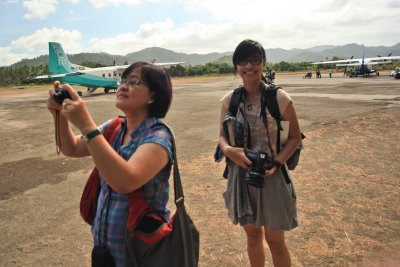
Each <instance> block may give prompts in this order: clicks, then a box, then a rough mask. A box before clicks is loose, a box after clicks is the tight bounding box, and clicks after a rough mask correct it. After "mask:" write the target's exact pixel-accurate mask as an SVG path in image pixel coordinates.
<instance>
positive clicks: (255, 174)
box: [246, 169, 265, 188]
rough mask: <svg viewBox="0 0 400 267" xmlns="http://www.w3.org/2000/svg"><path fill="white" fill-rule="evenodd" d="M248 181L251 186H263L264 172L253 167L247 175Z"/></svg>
mask: <svg viewBox="0 0 400 267" xmlns="http://www.w3.org/2000/svg"><path fill="white" fill-rule="evenodd" d="M246 183H247V184H248V185H250V186H254V187H257V188H263V187H264V184H265V178H264V173H260V172H259V170H254V169H251V170H250V172H249V174H248V175H247V177H246Z"/></svg>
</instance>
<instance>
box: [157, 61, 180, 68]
mask: <svg viewBox="0 0 400 267" xmlns="http://www.w3.org/2000/svg"><path fill="white" fill-rule="evenodd" d="M185 63H186V62H163V63H153V64H154V65H157V66H160V67H171V66H178V65H181V64H185Z"/></svg>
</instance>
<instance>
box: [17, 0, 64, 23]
mask: <svg viewBox="0 0 400 267" xmlns="http://www.w3.org/2000/svg"><path fill="white" fill-rule="evenodd" d="M57 4H58V0H29V1H23V2H22V5H23V7H24V8H26V9H27V11H28V13H26V14H25V15H24V18H26V19H44V18H46V17H47V15H49V14H51V13H53V12H54V11H55V10H56V6H57Z"/></svg>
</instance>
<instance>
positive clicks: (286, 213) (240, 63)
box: [219, 40, 301, 267]
mask: <svg viewBox="0 0 400 267" xmlns="http://www.w3.org/2000/svg"><path fill="white" fill-rule="evenodd" d="M265 64H266V55H265V50H264V48H263V47H262V46H261V44H260V43H258V42H256V41H253V40H244V41H242V42H241V43H240V44H239V45H238V46H237V47H236V50H235V52H234V54H233V65H234V70H235V74H238V75H239V76H240V77H241V78H242V82H243V89H244V94H243V97H242V100H241V102H240V104H239V111H238V112H237V113H236V119H237V121H238V122H239V123H241V124H242V125H247V126H245V127H247V128H249V129H250V131H249V132H250V135H249V136H247V134H246V133H245V134H244V136H245V138H246V136H247V140H245V142H244V144H246V143H247V144H248V147H246V148H244V147H243V146H242V147H237V146H231V145H230V143H229V137H228V136H226V134H225V131H224V130H223V129H224V127H223V124H224V120H225V118H226V116H227V114H228V111H229V104H230V101H231V98H232V94H233V90H232V91H230V92H228V93H227V94H226V95H225V96H224V97H223V98H222V99H221V103H222V107H221V116H220V124H221V131H220V138H219V145H220V148H221V150H222V151H223V153H224V155H225V156H226V157H227V158H228V159H229V160H230V163H229V164H228V174H227V179H228V181H227V190H226V192H225V193H224V199H225V205H226V207H227V209H228V216H229V218H230V219H231V220H232V223H234V224H238V223H239V224H240V225H241V226H242V227H243V229H244V231H245V233H246V236H247V252H248V256H249V261H250V264H251V266H253V267H255V266H264V263H265V253H264V241H263V240H264V238H265V240H266V242H267V244H268V246H269V249H270V252H271V256H272V260H273V263H274V266H290V265H291V260H290V254H289V251H288V248H287V246H286V243H285V231H287V230H290V229H293V228H295V227H297V225H298V222H297V215H296V194H295V191H294V186H293V183H292V180H291V178H290V176H289V173H288V171H287V169H286V166H285V162H286V160H287V159H288V158H289V157H290V156H291V155H292V154H293V152H294V151H295V150H296V148H297V147H298V146H299V144H300V143H301V135H300V128H299V123H298V120H297V116H296V112H295V109H294V105H293V101H292V99H291V98H290V97H289V95H288V94H287V93H286V92H285V91H283V90H281V89H278V91H277V95H276V97H277V101H278V105H279V110H280V113H281V114H282V118H281V119H282V121H289V133H288V138H287V142H286V144H285V146H284V148H282V149H281V150H280V151H279V153H277V152H278V150H277V147H276V141H277V138H278V134H277V133H278V131H277V129H278V128H277V123H276V121H275V119H274V118H273V117H272V116H271V114H270V113H269V111H268V109H267V108H266V122H265V121H264V120H263V118H262V116H261V106H263V107H265V105H262V100H263V95H264V93H263V92H264V90H268V89H269V86H270V85H268V84H266V83H265V82H264V81H265V79H264V76H263V70H264V67H265ZM245 131H246V128H245ZM267 157H268V159H270V160H268V163H269V164H267V162H266V161H267V160H266V158H267ZM260 162H261V163H262V164H263V165H264V166H265V169H263V168H260V166H255V165H260ZM260 169H261V170H262V172H263V173H261V175H260ZM262 174H263V175H262ZM260 176H261V178H263V181H262V183H261V184H260V183H259V182H260V181H259V178H260Z"/></svg>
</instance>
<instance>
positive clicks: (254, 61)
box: [237, 57, 263, 66]
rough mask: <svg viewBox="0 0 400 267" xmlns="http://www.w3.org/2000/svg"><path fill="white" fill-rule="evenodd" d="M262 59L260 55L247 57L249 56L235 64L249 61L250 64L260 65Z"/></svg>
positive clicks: (243, 63) (241, 64) (244, 63)
mask: <svg viewBox="0 0 400 267" xmlns="http://www.w3.org/2000/svg"><path fill="white" fill-rule="evenodd" d="M262 61H263V60H262V58H260V57H249V58H246V59H242V60H241V61H239V62H238V63H237V64H238V65H239V66H246V65H247V63H250V64H251V65H260V64H261V63H262Z"/></svg>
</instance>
